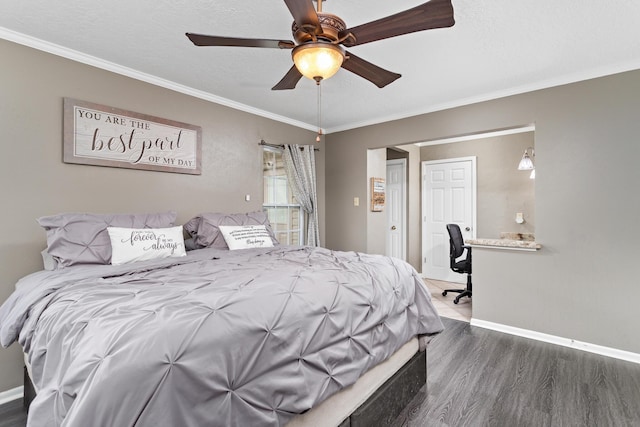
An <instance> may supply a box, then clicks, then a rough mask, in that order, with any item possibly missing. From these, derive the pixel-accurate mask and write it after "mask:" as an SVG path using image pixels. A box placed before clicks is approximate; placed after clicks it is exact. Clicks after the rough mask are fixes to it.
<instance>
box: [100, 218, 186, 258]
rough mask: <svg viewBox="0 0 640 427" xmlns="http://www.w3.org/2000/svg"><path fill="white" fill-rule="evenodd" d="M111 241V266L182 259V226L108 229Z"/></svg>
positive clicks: (183, 254)
mask: <svg viewBox="0 0 640 427" xmlns="http://www.w3.org/2000/svg"><path fill="white" fill-rule="evenodd" d="M107 232H108V233H109V238H110V239H111V264H113V265H120V264H129V263H132V262H137V261H147V260H152V259H160V258H169V257H182V256H186V255H187V253H186V251H185V247H184V236H183V234H182V226H177V227H170V228H121V227H108V228H107Z"/></svg>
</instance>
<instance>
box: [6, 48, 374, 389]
mask: <svg viewBox="0 0 640 427" xmlns="http://www.w3.org/2000/svg"><path fill="white" fill-rule="evenodd" d="M0 57H1V58H2V67H0V98H1V99H2V101H1V102H0V130H1V135H2V140H1V142H0V145H1V147H2V155H1V156H0V182H2V186H1V187H0V188H1V190H0V191H1V193H0V194H1V198H2V203H3V209H2V213H1V214H0V216H1V221H0V235H2V239H1V240H0V301H4V300H5V299H6V298H7V297H8V296H9V294H10V293H11V292H12V289H13V286H14V284H15V282H16V281H17V280H18V279H19V278H20V277H22V276H24V275H26V274H29V273H31V272H34V271H36V270H40V269H42V261H41V258H40V251H41V250H42V249H43V248H44V247H45V246H46V243H45V233H44V231H43V230H42V229H40V227H39V226H38V224H37V223H36V221H35V219H36V218H38V217H40V216H44V215H49V214H55V213H59V212H70V211H81V212H98V213H100V212H102V213H106V212H113V213H117V212H157V211H165V210H176V211H177V212H178V223H184V222H186V221H187V220H188V219H189V218H190V217H191V216H193V215H195V214H197V213H198V212H204V211H220V212H246V211H251V210H258V209H260V208H261V205H262V197H263V188H262V150H261V147H260V146H259V145H258V142H259V141H260V139H262V138H264V139H265V140H266V141H267V142H270V143H276V144H278V143H303V144H306V143H312V142H313V141H314V140H315V135H314V133H313V132H310V131H307V130H303V129H299V128H296V127H292V126H289V125H286V124H282V123H279V122H275V121H272V120H268V119H266V118H261V117H257V116H254V115H251V114H247V113H243V112H240V111H237V110H233V109H230V108H226V107H223V106H220V105H217V104H213V103H210V102H206V101H203V100H200V99H196V98H193V97H189V96H186V95H182V94H179V93H176V92H173V91H170V90H167V89H162V88H159V87H156V86H153V85H150V84H146V83H142V82H140V81H137V80H133V79H130V78H127V77H123V76H120V75H117V74H113V73H110V72H107V71H103V70H99V69H96V68H93V67H90V66H86V65H82V64H79V63H75V62H72V61H69V60H66V59H63V58H60V57H57V56H53V55H49V54H46V53H43V52H39V51H36V50H33V49H30V48H26V47H23V46H20V45H17V44H13V43H10V42H7V41H2V40H0ZM63 97H72V98H77V99H81V100H85V101H91V102H95V103H99V104H104V105H108V106H113V107H118V108H122V109H125V110H130V111H135V112H139V113H144V114H149V115H153V116H158V117H164V118H168V119H172V120H177V121H181V122H185V123H191V124H194V125H199V126H202V131H203V134H202V142H203V144H202V158H203V161H202V175H200V176H192V175H184V174H174V173H162V172H147V171H138V170H131V169H116V168H105V167H96V166H83V165H71V164H65V163H63V162H62V98H63ZM324 153H325V150H324V147H322V148H321V150H320V151H319V152H318V154H317V156H318V157H317V159H318V165H317V167H318V192H319V198H320V200H319V205H320V206H321V207H323V206H324V205H325V203H324ZM245 194H250V195H251V196H252V198H251V202H249V203H247V202H245V201H244V196H245ZM363 200H364V199H363ZM320 222H321V224H320V230H321V232H322V235H321V239H324V211H322V210H321V212H320ZM22 366H23V364H22V361H21V349H20V347H19V346H18V345H16V344H14V345H13V346H11V347H10V348H9V349H0V392H2V391H5V390H8V389H11V388H14V387H17V386H19V385H21V384H22Z"/></svg>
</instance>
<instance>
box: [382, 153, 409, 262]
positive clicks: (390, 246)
mask: <svg viewBox="0 0 640 427" xmlns="http://www.w3.org/2000/svg"><path fill="white" fill-rule="evenodd" d="M386 199H387V200H386V204H387V238H386V255H387V256H392V257H394V258H399V259H401V260H403V261H406V260H407V224H406V222H407V160H406V159H396V160H387V183H386Z"/></svg>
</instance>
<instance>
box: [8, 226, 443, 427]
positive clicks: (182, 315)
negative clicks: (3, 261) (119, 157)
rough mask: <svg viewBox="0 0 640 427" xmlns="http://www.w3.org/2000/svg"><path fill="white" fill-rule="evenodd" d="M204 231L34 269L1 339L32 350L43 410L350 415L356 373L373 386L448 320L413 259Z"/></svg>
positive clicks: (179, 421)
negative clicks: (124, 255)
mask: <svg viewBox="0 0 640 427" xmlns="http://www.w3.org/2000/svg"><path fill="white" fill-rule="evenodd" d="M199 221H201V222H202V218H200V219H199ZM63 228H65V229H67V231H68V229H69V228H70V227H69V225H68V223H65V226H64V227H63ZM185 228H187V227H186V226H185ZM48 231H49V230H48ZM103 231H104V230H102V231H100V233H102V232H103ZM195 234H197V233H195ZM103 237H104V236H103ZM48 240H49V239H48ZM95 240H96V239H94V241H95ZM98 240H99V239H98ZM101 245H102V247H105V245H104V244H103V243H101ZM51 246H52V245H51V244H49V247H51ZM53 246H54V248H55V245H53ZM196 247H198V249H196V250H192V251H189V252H187V253H186V254H185V255H184V256H180V257H167V258H159V259H149V260H142V261H137V262H132V263H124V264H121V265H112V264H86V263H78V264H75V265H68V266H65V268H58V269H55V270H52V271H46V270H45V271H41V272H37V273H34V274H31V275H29V276H27V277H25V278H23V279H22V280H20V281H19V282H18V284H17V285H16V291H15V292H14V293H13V294H12V295H11V296H10V298H9V299H8V300H7V301H6V302H5V303H4V304H3V306H2V307H1V308H0V343H1V344H2V345H3V346H5V347H6V346H8V345H10V344H11V343H12V342H14V341H16V340H17V341H19V343H20V344H21V345H22V347H23V349H24V351H25V354H26V358H27V362H28V364H29V368H30V372H31V375H30V379H31V380H32V382H33V385H34V388H35V390H36V391H37V395H36V396H35V399H34V400H33V402H32V403H31V406H30V410H29V425H30V426H45V425H47V426H48V425H62V424H63V425H66V426H87V425H122V426H125V425H138V426H147V425H149V426H151V425H153V426H157V425H176V426H177V425H180V426H204V425H207V426H217V425H219V426H254V425H260V426H282V425H286V424H287V423H290V425H312V424H314V423H315V425H318V424H317V423H318V422H319V421H318V420H321V421H320V422H322V423H323V424H321V425H337V424H339V423H340V422H342V420H343V419H344V416H343V415H338V419H336V420H333V421H330V422H327V424H324V423H325V421H326V419H327V418H326V417H324V416H323V414H324V415H326V414H329V413H331V414H334V415H335V411H334V409H333V408H335V407H336V405H337V406H343V407H344V408H342V410H344V411H347V412H350V411H353V408H352V407H349V405H353V403H346V404H345V402H347V400H346V399H347V398H346V397H345V398H344V400H343V399H342V398H340V396H342V395H344V394H348V393H349V392H353V391H354V389H355V390H356V391H355V393H351V394H355V396H356V398H355V399H356V400H355V401H354V402H357V401H358V399H362V398H363V397H364V398H366V397H367V396H368V395H369V394H371V390H372V389H375V388H379V387H380V386H381V385H382V382H381V380H380V378H382V379H383V380H385V379H386V378H389V377H391V376H394V375H397V374H395V373H396V371H398V372H400V371H402V369H401V368H402V367H403V366H404V367H406V366H409V365H410V364H411V363H413V364H417V365H420V363H421V362H420V359H419V356H420V355H422V357H424V351H422V352H421V351H420V350H424V338H422V345H421V344H420V342H419V337H425V336H430V335H432V334H435V333H438V332H439V331H441V330H442V328H443V327H442V323H441V322H440V319H439V317H438V315H437V312H436V311H435V309H434V308H433V305H432V304H431V300H430V295H429V293H428V291H427V289H426V287H425V286H424V285H423V284H422V281H421V279H420V278H419V276H418V275H417V273H416V272H415V270H414V269H413V268H412V267H411V266H409V265H408V264H406V263H404V262H403V261H400V260H397V259H393V258H388V257H383V256H378V255H367V254H362V253H355V252H338V251H330V250H328V249H324V248H312V247H304V246H302V247H301V246H282V245H275V246H273V247H254V248H247V249H242V250H229V249H228V248H222V247H220V246H218V247H216V245H212V244H209V246H207V247H201V245H196ZM54 252H55V251H54ZM102 257H103V258H104V256H102ZM58 261H60V259H58ZM416 360H418V362H416ZM405 362H406V363H405ZM387 365H390V366H391V367H388V366H387ZM423 365H424V364H423ZM385 366H387V368H386V371H385V372H383V373H381V374H378V375H373V376H372V373H373V374H376V370H380V369H381V368H382V369H384V368H385ZM409 376H411V375H409ZM363 381H364V382H365V385H364V386H362V387H365V389H362V390H361V389H358V387H360V386H361V385H362V382H363ZM367 381H368V382H369V386H367V385H366V383H367ZM383 383H385V384H386V383H387V381H384V382H383ZM336 393H342V394H336ZM331 396H333V403H331V404H330V406H329V407H328V409H327V406H326V404H327V403H328V402H331ZM336 397H338V399H336ZM325 400H326V401H327V402H325V407H323V406H322V403H323V401H325ZM349 402H351V401H349ZM360 403H362V402H359V403H358V404H360ZM345 405H346V406H345ZM322 411H325V412H324V413H323V412H322ZM318 413H319V414H320V416H319V417H318V415H317V414H318ZM314 414H315V415H314ZM346 416H348V413H347V414H346ZM314 417H315V418H314ZM314 419H315V420H316V421H314Z"/></svg>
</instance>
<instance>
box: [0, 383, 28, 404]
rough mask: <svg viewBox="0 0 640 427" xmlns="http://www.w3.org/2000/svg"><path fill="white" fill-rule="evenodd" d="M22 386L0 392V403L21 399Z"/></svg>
mask: <svg viewBox="0 0 640 427" xmlns="http://www.w3.org/2000/svg"><path fill="white" fill-rule="evenodd" d="M23 394H24V386H20V387H16V388H12V389H11V390H7V391H3V392H0V405H4V404H5V403H9V402H13V401H14V400H18V399H22V395H23Z"/></svg>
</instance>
